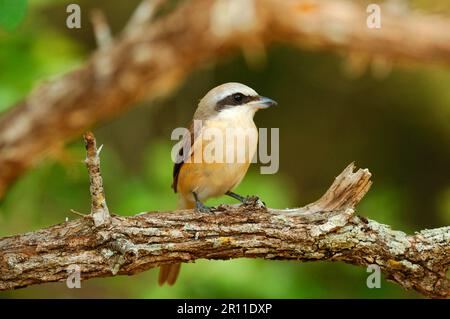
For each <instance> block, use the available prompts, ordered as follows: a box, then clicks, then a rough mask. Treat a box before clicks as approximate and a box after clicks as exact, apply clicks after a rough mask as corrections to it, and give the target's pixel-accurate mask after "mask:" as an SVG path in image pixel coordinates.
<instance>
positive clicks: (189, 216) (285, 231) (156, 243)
mask: <svg viewBox="0 0 450 319" xmlns="http://www.w3.org/2000/svg"><path fill="white" fill-rule="evenodd" d="M353 170H354V166H353V164H351V165H349V166H348V167H347V168H346V169H345V170H344V171H343V172H342V173H341V174H340V175H339V176H338V177H337V178H336V179H335V181H334V183H333V185H332V186H331V187H330V188H329V190H328V191H327V192H326V193H325V195H324V196H322V198H321V199H319V200H318V201H316V202H315V203H312V204H310V205H307V206H305V207H303V208H295V209H285V210H278V209H266V208H264V207H261V206H259V205H257V201H255V202H254V203H253V204H248V205H241V206H228V205H222V206H219V207H218V208H217V210H216V211H215V213H213V214H211V213H206V214H205V213H199V212H196V211H192V210H182V211H175V212H170V213H161V212H149V213H143V214H138V215H136V216H132V217H119V216H113V217H111V223H110V224H109V225H108V226H107V227H102V228H97V227H94V226H93V223H92V218H91V217H90V216H87V217H83V218H80V219H78V220H74V221H68V222H64V223H61V224H59V225H55V226H52V227H49V228H46V229H42V230H38V231H35V232H30V233H26V234H23V235H17V236H11V237H5V238H0V290H7V289H15V288H20V287H26V286H29V285H34V284H40V283H45V282H55V281H65V280H66V278H67V271H66V270H67V269H68V267H69V266H71V265H78V266H79V267H80V270H81V278H82V280H86V279H89V278H95V277H109V276H115V275H133V274H135V273H139V272H142V271H144V270H147V269H149V268H153V267H158V266H161V265H164V264H170V263H178V262H191V261H195V260H197V259H200V258H205V259H232V258H241V257H245V258H264V259H277V260H295V261H318V260H320V261H325V260H326V261H343V262H346V263H349V264H354V265H360V266H368V265H371V264H375V265H377V266H379V267H380V269H381V271H382V272H383V273H384V274H385V276H386V278H387V279H388V280H391V281H394V282H397V283H398V284H399V285H401V286H402V287H404V288H406V289H414V290H416V291H418V292H420V293H422V294H423V295H425V296H428V297H435V298H445V297H448V296H449V295H450V281H449V280H448V279H447V277H446V271H447V269H448V267H449V265H450V227H442V228H437V229H432V230H423V231H421V232H418V233H416V234H415V235H411V236H408V235H406V234H405V233H403V232H400V231H394V230H391V229H390V228H389V226H386V225H382V224H379V223H377V222H375V221H372V220H367V219H366V218H364V217H360V216H358V215H356V214H355V213H354V205H356V204H357V203H358V202H359V201H360V200H361V198H362V197H363V196H364V194H365V193H366V192H367V191H368V189H369V187H370V184H371V182H370V176H371V175H370V173H369V171H368V170H366V169H365V170H362V169H359V170H357V171H356V172H353Z"/></svg>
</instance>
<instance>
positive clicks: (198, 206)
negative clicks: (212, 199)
mask: <svg viewBox="0 0 450 319" xmlns="http://www.w3.org/2000/svg"><path fill="white" fill-rule="evenodd" d="M195 209H196V210H197V212H199V213H214V210H213V208H212V207H209V206H206V205H204V204H203V203H201V202H196V203H195Z"/></svg>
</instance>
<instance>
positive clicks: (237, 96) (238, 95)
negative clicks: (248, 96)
mask: <svg viewBox="0 0 450 319" xmlns="http://www.w3.org/2000/svg"><path fill="white" fill-rule="evenodd" d="M233 99H234V101H235V102H237V103H241V102H242V100H243V99H244V95H242V94H241V93H236V94H233Z"/></svg>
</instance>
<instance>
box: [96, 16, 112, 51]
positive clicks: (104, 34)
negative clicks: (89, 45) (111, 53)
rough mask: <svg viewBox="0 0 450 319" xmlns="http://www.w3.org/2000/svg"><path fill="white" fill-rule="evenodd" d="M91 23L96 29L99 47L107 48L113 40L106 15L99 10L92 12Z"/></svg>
mask: <svg viewBox="0 0 450 319" xmlns="http://www.w3.org/2000/svg"><path fill="white" fill-rule="evenodd" d="M91 23H92V27H93V28H94V35H95V39H96V41H97V46H98V47H99V48H100V49H101V48H105V47H107V46H108V45H109V44H110V43H111V40H112V36H111V29H110V28H109V25H108V22H107V20H106V17H105V15H104V14H103V12H102V11H101V10H99V9H94V10H92V11H91Z"/></svg>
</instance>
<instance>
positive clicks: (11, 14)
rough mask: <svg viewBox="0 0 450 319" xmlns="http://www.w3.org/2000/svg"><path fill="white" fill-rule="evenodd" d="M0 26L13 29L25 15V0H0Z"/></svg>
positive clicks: (8, 29) (9, 29)
mask: <svg viewBox="0 0 450 319" xmlns="http://www.w3.org/2000/svg"><path fill="white" fill-rule="evenodd" d="M0 9H1V10H0V27H3V28H4V29H5V30H7V31H12V30H14V29H15V28H16V27H17V26H18V25H19V23H20V21H21V20H22V19H23V17H24V16H25V12H26V9H27V0H0Z"/></svg>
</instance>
